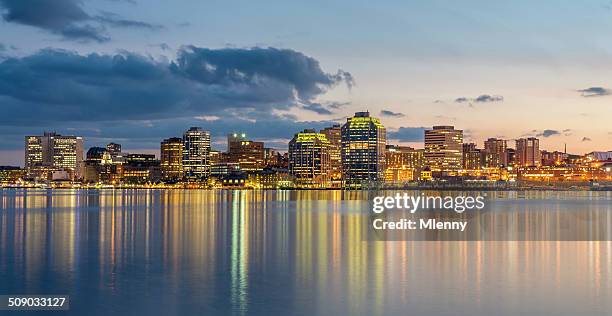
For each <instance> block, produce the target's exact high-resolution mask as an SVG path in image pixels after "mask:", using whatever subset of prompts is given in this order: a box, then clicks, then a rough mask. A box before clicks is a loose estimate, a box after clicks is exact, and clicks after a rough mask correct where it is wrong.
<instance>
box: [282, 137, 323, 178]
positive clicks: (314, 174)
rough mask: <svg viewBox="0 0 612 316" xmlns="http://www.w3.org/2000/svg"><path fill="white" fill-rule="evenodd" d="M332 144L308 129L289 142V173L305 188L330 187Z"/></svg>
mask: <svg viewBox="0 0 612 316" xmlns="http://www.w3.org/2000/svg"><path fill="white" fill-rule="evenodd" d="M329 148H330V143H329V140H328V139H327V137H326V136H325V135H324V134H321V133H317V132H316V131H315V130H313V129H306V130H304V131H303V132H299V133H297V134H295V135H294V136H293V139H291V141H290V142H289V173H290V174H291V175H292V176H293V177H294V178H295V184H296V185H297V186H299V187H304V188H324V187H330V186H331V183H330V180H331V178H330V170H331V161H330V152H329Z"/></svg>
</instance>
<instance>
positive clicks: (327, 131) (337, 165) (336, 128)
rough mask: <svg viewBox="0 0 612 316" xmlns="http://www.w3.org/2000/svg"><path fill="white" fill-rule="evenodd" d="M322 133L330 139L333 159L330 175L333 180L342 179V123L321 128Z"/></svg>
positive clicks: (331, 159) (330, 152)
mask: <svg viewBox="0 0 612 316" xmlns="http://www.w3.org/2000/svg"><path fill="white" fill-rule="evenodd" d="M321 134H323V135H325V137H327V140H329V144H330V147H329V156H330V161H331V169H330V177H331V179H332V181H334V180H337V181H338V180H341V179H342V159H341V155H340V147H341V146H342V131H341V128H340V125H339V124H337V125H333V126H331V127H326V128H324V129H322V130H321Z"/></svg>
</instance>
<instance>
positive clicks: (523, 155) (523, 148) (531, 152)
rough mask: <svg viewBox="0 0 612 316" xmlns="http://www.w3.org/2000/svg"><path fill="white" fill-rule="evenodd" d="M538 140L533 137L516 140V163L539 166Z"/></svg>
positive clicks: (525, 165)
mask: <svg viewBox="0 0 612 316" xmlns="http://www.w3.org/2000/svg"><path fill="white" fill-rule="evenodd" d="M541 160H542V158H541V153H540V140H539V139H537V138H535V137H529V138H520V139H517V140H516V164H517V165H518V166H521V167H533V166H540V165H541V163H542V161H541Z"/></svg>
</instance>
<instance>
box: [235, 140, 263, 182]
mask: <svg viewBox="0 0 612 316" xmlns="http://www.w3.org/2000/svg"><path fill="white" fill-rule="evenodd" d="M227 148H228V162H231V163H237V164H239V165H240V169H241V170H242V171H245V172H252V171H258V170H262V169H263V167H264V143H263V142H256V141H252V140H248V139H247V138H246V134H243V133H234V134H229V135H227Z"/></svg>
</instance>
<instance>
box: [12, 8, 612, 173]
mask: <svg viewBox="0 0 612 316" xmlns="http://www.w3.org/2000/svg"><path fill="white" fill-rule="evenodd" d="M20 3H21V2H20V1H11V0H3V1H0V13H1V16H2V18H1V20H2V23H3V24H2V30H0V33H1V34H2V35H3V36H2V40H0V111H1V113H2V115H1V118H0V134H2V135H3V137H2V139H1V140H0V165H20V166H23V163H24V161H23V154H22V148H21V147H22V137H23V135H29V134H33V133H39V132H41V131H44V130H54V131H57V132H58V133H60V134H65V135H68V134H76V135H82V136H83V137H84V138H85V140H86V144H85V146H86V147H92V146H101V145H104V144H106V143H108V142H110V141H113V140H114V141H118V142H121V143H122V144H123V145H124V146H125V147H126V148H127V149H129V150H130V151H135V152H136V151H137V152H154V153H156V154H157V155H159V148H158V142H159V141H160V139H164V138H166V137H171V136H172V135H174V136H180V135H181V133H182V132H183V129H184V127H187V126H202V128H204V129H206V130H210V131H213V134H212V135H211V138H212V144H213V147H216V148H223V146H222V145H221V144H224V143H225V142H224V140H223V137H224V136H225V135H226V134H228V133H231V132H234V131H245V132H246V133H247V134H248V135H249V136H250V137H251V139H253V140H257V141H264V142H266V143H267V144H270V146H271V147H275V148H279V149H281V150H286V145H284V144H287V143H288V142H289V141H290V140H291V136H292V135H293V134H292V133H295V132H298V131H302V130H304V129H309V128H315V129H317V130H320V129H322V128H324V127H327V126H331V125H333V124H334V123H342V122H343V121H344V120H345V119H346V118H347V117H350V116H351V115H352V113H354V112H356V111H360V110H369V111H370V112H371V113H372V114H373V115H375V116H378V117H380V118H381V119H384V121H385V127H386V128H387V132H388V135H387V136H388V137H387V138H388V139H389V140H390V142H392V143H399V144H405V145H410V146H413V147H420V144H422V137H423V130H424V127H428V126H434V125H453V126H456V127H457V128H460V129H463V130H464V138H465V141H466V142H475V143H477V144H479V146H482V143H483V142H484V141H485V140H487V139H488V138H491V137H494V138H500V139H505V140H513V139H517V138H526V137H538V138H539V139H540V147H541V148H546V149H548V150H559V151H562V150H563V149H564V147H565V145H566V144H567V148H568V151H569V152H572V153H587V152H591V151H608V150H610V149H611V148H612V130H611V129H612V128H611V127H610V124H609V118H610V117H612V109H611V108H610V105H609V103H610V100H611V98H612V95H611V90H610V89H611V88H612V79H610V78H609V68H610V66H612V58H611V57H612V44H610V43H609V41H607V38H609V35H612V11H611V10H610V8H611V7H610V5H609V3H607V2H605V1H587V2H581V3H575V2H571V1H564V2H561V3H559V2H546V1H543V2H539V3H530V2H518V3H517V2H513V3H511V4H510V3H506V4H505V3H490V2H486V1H467V2H461V3H453V2H451V3H448V2H439V1H428V2H426V3H387V4H385V5H381V6H378V7H377V8H376V10H371V7H369V6H368V5H366V4H365V3H362V2H359V1H357V2H351V3H350V5H349V4H342V3H335V4H328V3H326V4H325V5H323V4H320V3H317V2H316V1H313V2H309V3H301V4H297V3H291V4H290V3H284V2H270V3H266V4H254V3H249V2H241V3H240V4H239V5H238V6H236V5H232V4H228V3H214V4H203V3H200V2H197V1H191V2H187V3H186V4H185V5H182V6H172V5H170V4H168V3H165V2H162V1H153V2H147V4H146V5H145V4H144V3H141V2H138V1H101V0H100V1H84V2H80V1H73V0H62V1H60V2H58V4H57V6H52V7H51V8H42V7H35V6H28V5H25V6H24V5H20ZM553 4H554V5H553ZM324 8H325V9H324ZM65 12H72V13H73V14H64V13H65ZM262 12H265V14H263V13H262ZM289 12H292V13H289ZM339 13H342V14H339ZM236 15H238V16H239V18H236ZM423 16H426V17H427V19H423V18H422V17H423ZM585 16H588V22H587V21H586V20H585V18H584V17H585ZM315 18H316V20H317V21H318V22H317V23H316V25H312V23H308V21H310V20H312V19H315ZM223 21H227V22H223ZM359 21H368V22H367V23H361V22H359ZM346 25H351V28H346ZM221 26H224V27H221ZM526 34H527V35H526ZM271 60H272V61H274V63H272V62H270V61H271ZM275 63H278V64H280V65H281V66H280V67H278V66H277V65H276V64H275ZM275 65H276V66H275ZM102 87H104V88H102ZM287 131H291V132H290V133H287ZM279 145H283V146H279Z"/></svg>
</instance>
